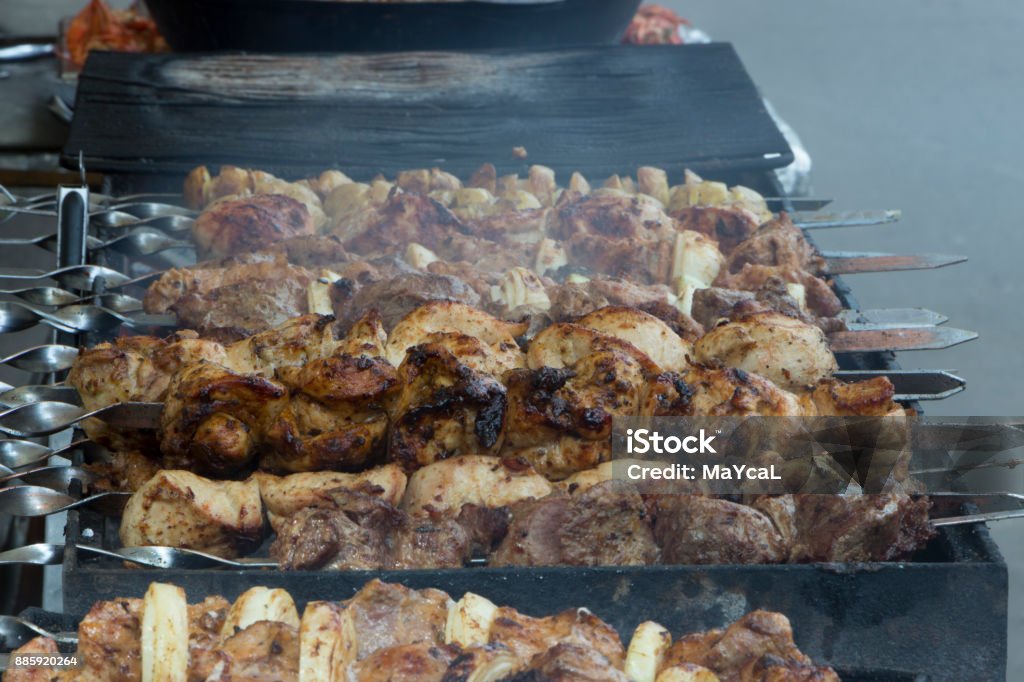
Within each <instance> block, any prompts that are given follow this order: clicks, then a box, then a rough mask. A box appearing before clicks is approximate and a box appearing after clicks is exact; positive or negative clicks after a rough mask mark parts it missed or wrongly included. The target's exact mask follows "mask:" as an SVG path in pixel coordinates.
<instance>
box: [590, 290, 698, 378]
mask: <svg viewBox="0 0 1024 682" xmlns="http://www.w3.org/2000/svg"><path fill="white" fill-rule="evenodd" d="M576 324H578V325H580V326H581V327H587V328H588V329H593V330H595V331H598V332H601V333H602V334H608V335H609V336H614V337H615V338H617V339H620V340H622V341H625V342H626V343H629V344H631V345H632V346H634V347H635V348H637V349H638V350H640V351H642V352H643V353H644V354H646V355H647V357H649V358H650V359H651V360H652V361H653V362H654V363H655V364H656V365H658V367H659V368H661V369H663V370H675V371H678V370H682V369H685V368H686V366H687V364H688V363H687V356H688V355H690V354H691V353H692V352H693V345H692V344H690V343H688V342H686V341H685V340H683V339H682V338H680V337H679V335H678V334H676V333H675V332H674V331H672V329H671V328H670V327H669V326H668V325H667V324H665V323H664V322H662V321H661V320H659V319H658V318H656V317H654V316H653V315H650V314H648V313H645V312H643V311H641V310H636V309H634V308H626V307H623V306H608V307H605V308H600V309H598V310H595V311H593V312H591V313H588V314H587V315H584V316H583V317H581V318H580V319H579V320H578V321H577V322H576Z"/></svg>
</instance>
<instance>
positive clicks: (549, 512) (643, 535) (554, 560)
mask: <svg viewBox="0 0 1024 682" xmlns="http://www.w3.org/2000/svg"><path fill="white" fill-rule="evenodd" d="M511 509H512V523H511V525H510V526H509V529H508V533H507V535H506V536H505V539H504V540H503V541H502V543H501V545H500V546H499V547H498V549H497V550H496V551H495V552H494V554H493V555H492V557H491V564H492V565H497V566H505V565H511V566H555V565H563V564H567V565H575V566H643V565H648V564H652V563H654V562H655V561H657V558H658V548H657V546H656V545H655V543H654V536H653V534H652V532H651V526H650V521H649V520H648V518H647V510H646V507H645V506H644V502H643V500H642V499H641V498H640V495H639V493H638V492H637V490H636V488H635V487H634V486H632V485H631V484H629V483H626V482H624V481H615V480H612V481H606V482H603V483H598V484H597V485H594V486H592V487H590V488H587V489H586V490H585V491H583V492H581V493H580V494H579V495H578V496H574V497H568V496H565V495H562V494H557V493H556V494H554V495H551V496H549V497H546V498H544V499H542V500H530V501H526V502H519V503H516V504H514V505H512V507H511Z"/></svg>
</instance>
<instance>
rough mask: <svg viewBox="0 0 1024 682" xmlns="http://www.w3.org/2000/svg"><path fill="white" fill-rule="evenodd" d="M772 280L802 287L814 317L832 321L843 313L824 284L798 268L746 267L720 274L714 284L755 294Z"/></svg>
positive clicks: (747, 265) (750, 265)
mask: <svg viewBox="0 0 1024 682" xmlns="http://www.w3.org/2000/svg"><path fill="white" fill-rule="evenodd" d="M773 279H781V280H782V281H783V282H789V283H791V284H799V285H801V286H802V287H803V288H804V298H805V300H806V304H807V309H808V310H809V311H810V312H812V313H814V314H815V315H819V316H821V317H835V316H836V315H838V314H839V312H840V311H841V310H842V309H843V304H842V302H841V301H840V300H839V297H838V296H837V295H836V293H835V292H834V291H832V287H831V286H829V284H828V282H827V281H825V280H824V279H822V278H820V277H817V276H815V275H813V274H811V273H809V272H807V271H805V270H801V269H798V268H792V267H785V266H777V265H752V264H750V263H746V264H745V265H744V266H743V267H742V268H740V270H739V271H738V272H735V273H731V272H727V271H722V272H721V273H719V275H718V277H717V278H716V279H715V282H714V284H715V286H720V287H725V288H727V289H744V290H747V291H757V290H758V289H762V288H764V287H765V286H766V285H767V284H768V282H769V281H770V280H773Z"/></svg>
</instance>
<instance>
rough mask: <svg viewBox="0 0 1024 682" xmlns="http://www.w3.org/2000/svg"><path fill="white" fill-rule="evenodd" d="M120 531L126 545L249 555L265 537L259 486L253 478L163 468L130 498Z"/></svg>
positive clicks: (231, 555) (221, 554) (226, 555)
mask: <svg viewBox="0 0 1024 682" xmlns="http://www.w3.org/2000/svg"><path fill="white" fill-rule="evenodd" d="M120 535H121V543H122V544H123V545H124V546H125V547H140V546H145V545H159V546H170V547H183V548H187V549H196V550H199V551H203V552H208V553H210V554H216V555H217V556H223V557H228V558H231V557H236V556H239V555H241V554H245V553H246V552H249V551H252V550H253V549H255V548H256V547H257V546H259V543H260V540H261V539H262V537H263V515H262V506H261V504H260V492H259V486H258V485H257V483H256V481H255V480H251V479H250V480H249V481H240V482H239V481H211V480H209V479H205V478H202V477H200V476H196V475H195V474H193V473H190V472H188V471H161V472H160V473H158V474H157V475H156V476H154V477H153V478H151V479H150V480H149V481H148V482H147V483H146V484H145V485H143V486H142V487H141V488H139V490H138V491H136V492H135V493H134V494H133V495H132V496H131V498H130V499H129V500H128V504H127V506H126V507H125V510H124V515H123V517H122V518H121V529H120Z"/></svg>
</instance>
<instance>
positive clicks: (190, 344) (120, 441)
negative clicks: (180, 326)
mask: <svg viewBox="0 0 1024 682" xmlns="http://www.w3.org/2000/svg"><path fill="white" fill-rule="evenodd" d="M224 359H225V350H224V347H223V346H221V345H220V344H219V343H216V342H213V341H206V340H203V339H198V338H196V334H195V332H191V331H181V332H178V333H176V334H174V335H172V336H170V337H168V338H166V339H157V338H154V337H151V336H129V337H123V338H119V339H116V340H114V341H112V342H110V343H101V344H97V345H96V346H93V347H92V348H86V349H83V350H82V351H80V353H79V356H78V358H77V359H76V360H75V363H74V365H73V366H72V367H71V371H70V372H68V379H67V381H68V384H70V385H71V386H73V387H74V388H75V389H76V390H77V391H78V395H79V396H80V397H81V399H82V405H83V407H85V409H87V410H98V409H100V408H101V407H106V406H107V405H113V404H114V403H121V402H160V401H163V400H164V399H165V398H166V396H167V389H168V386H169V385H170V383H171V378H172V377H173V376H174V374H175V373H176V372H177V371H178V370H179V369H181V368H182V367H183V366H184V365H186V364H188V363H191V362H196V361H198V360H210V361H211V362H223V361H224ZM83 428H84V429H85V431H86V433H87V434H88V435H89V437H90V438H92V439H93V440H95V441H97V442H98V443H100V444H103V445H107V446H108V447H111V448H112V449H114V450H134V449H138V450H142V451H152V450H153V449H154V445H155V443H156V436H155V434H153V433H152V432H130V431H126V430H119V429H115V428H113V427H111V426H109V425H107V424H106V423H104V422H103V421H101V420H98V419H89V420H86V421H85V422H84V424H83Z"/></svg>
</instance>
